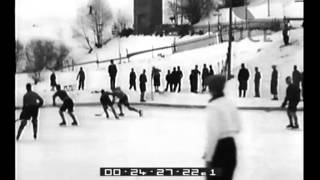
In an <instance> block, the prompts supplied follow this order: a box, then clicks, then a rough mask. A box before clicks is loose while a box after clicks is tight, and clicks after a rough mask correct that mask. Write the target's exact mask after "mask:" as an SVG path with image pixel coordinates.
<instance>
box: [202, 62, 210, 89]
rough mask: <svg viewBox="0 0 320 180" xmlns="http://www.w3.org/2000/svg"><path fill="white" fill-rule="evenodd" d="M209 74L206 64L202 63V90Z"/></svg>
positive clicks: (205, 86)
mask: <svg viewBox="0 0 320 180" xmlns="http://www.w3.org/2000/svg"><path fill="white" fill-rule="evenodd" d="M208 76H209V69H208V68H207V65H206V64H203V69H202V92H205V91H206V89H207V85H206V84H205V80H206V79H207V77H208Z"/></svg>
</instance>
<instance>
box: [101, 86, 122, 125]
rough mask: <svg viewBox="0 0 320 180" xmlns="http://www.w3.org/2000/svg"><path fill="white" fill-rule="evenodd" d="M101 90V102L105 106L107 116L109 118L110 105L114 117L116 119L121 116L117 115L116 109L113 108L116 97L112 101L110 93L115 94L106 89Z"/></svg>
mask: <svg viewBox="0 0 320 180" xmlns="http://www.w3.org/2000/svg"><path fill="white" fill-rule="evenodd" d="M100 92H101V97H100V103H101V105H102V107H103V110H104V112H105V113H106V117H107V118H109V114H108V111H107V109H108V107H110V109H111V111H112V113H113V115H114V117H115V118H116V119H119V117H118V116H117V113H116V111H115V110H114V108H113V104H114V98H113V100H112V101H111V100H110V98H109V95H113V94H112V93H110V92H108V91H104V90H103V89H102V90H101V91H100Z"/></svg>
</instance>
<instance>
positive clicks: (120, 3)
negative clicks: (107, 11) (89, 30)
mask: <svg viewBox="0 0 320 180" xmlns="http://www.w3.org/2000/svg"><path fill="white" fill-rule="evenodd" d="M15 2H16V7H15V8H16V11H15V12H16V18H17V20H22V21H28V20H36V19H40V18H44V19H45V18H59V19H72V18H74V17H75V15H76V10H77V9H78V8H79V7H81V6H83V5H86V4H88V3H89V2H90V0H15ZM108 2H109V5H110V7H111V9H112V10H114V11H115V12H117V11H118V10H122V11H124V12H127V13H129V12H128V11H130V9H131V10H132V13H133V0H108Z"/></svg>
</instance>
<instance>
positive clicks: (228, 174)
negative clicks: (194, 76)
mask: <svg viewBox="0 0 320 180" xmlns="http://www.w3.org/2000/svg"><path fill="white" fill-rule="evenodd" d="M206 83H207V84H208V86H209V91H210V94H211V96H212V98H211V99H210V101H209V104H208V106H207V108H206V110H207V143H206V149H205V154H204V156H203V159H204V160H205V162H206V166H207V168H214V167H217V168H220V169H221V172H222V174H221V176H219V177H215V176H208V177H207V180H211V179H221V180H222V179H223V180H231V179H232V177H233V174H234V170H235V168H236V165H237V146H236V141H235V137H236V136H237V134H238V133H240V131H241V124H240V116H239V112H238V109H237V107H236V106H235V105H234V104H233V103H232V102H231V101H230V100H229V99H228V98H227V97H225V95H224V92H223V91H224V87H225V83H226V78H225V77H224V76H221V75H216V76H209V77H208V79H207V82H206Z"/></svg>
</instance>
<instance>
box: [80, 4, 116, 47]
mask: <svg viewBox="0 0 320 180" xmlns="http://www.w3.org/2000/svg"><path fill="white" fill-rule="evenodd" d="M111 21H112V11H111V9H110V7H109V4H108V3H107V1H106V0H92V1H91V2H90V4H89V6H84V7H81V8H80V9H79V10H78V14H77V21H76V27H75V28H74V35H76V36H77V35H81V36H82V37H83V38H84V40H85V42H86V44H87V45H88V48H89V53H91V52H92V46H91V43H92V42H93V43H94V45H95V47H97V48H101V47H102V45H103V44H104V43H105V41H106V40H107V38H105V37H104V36H103V34H104V33H105V32H106V28H107V27H108V26H109V25H110V23H111Z"/></svg>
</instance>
